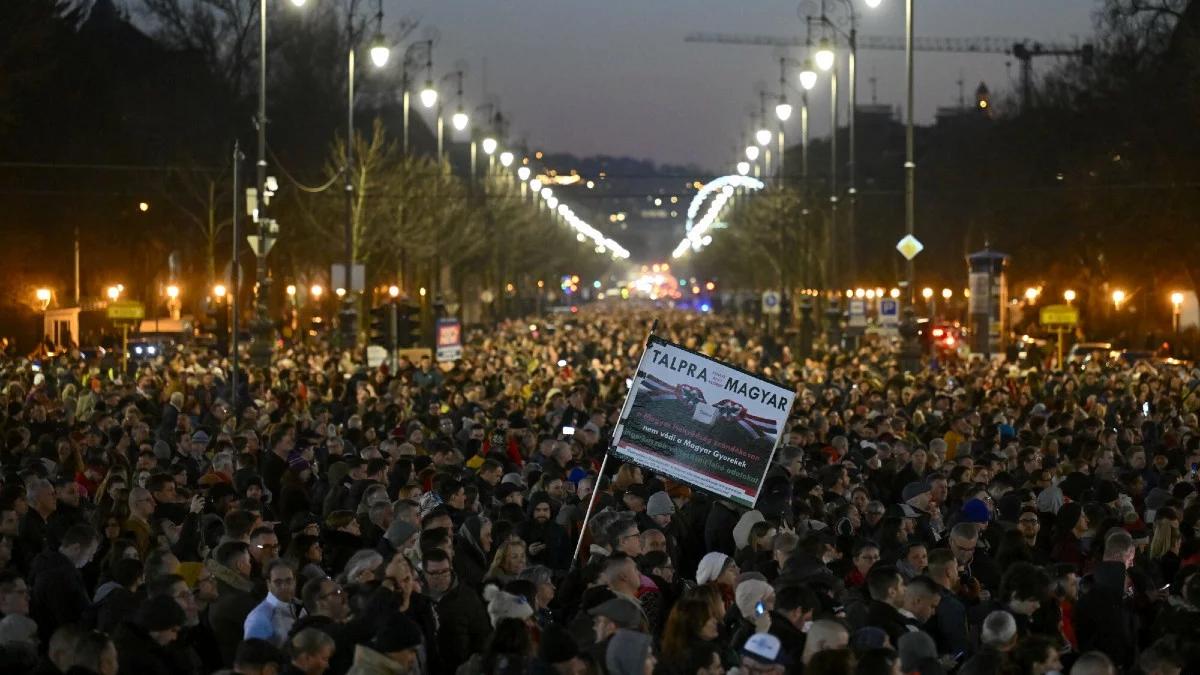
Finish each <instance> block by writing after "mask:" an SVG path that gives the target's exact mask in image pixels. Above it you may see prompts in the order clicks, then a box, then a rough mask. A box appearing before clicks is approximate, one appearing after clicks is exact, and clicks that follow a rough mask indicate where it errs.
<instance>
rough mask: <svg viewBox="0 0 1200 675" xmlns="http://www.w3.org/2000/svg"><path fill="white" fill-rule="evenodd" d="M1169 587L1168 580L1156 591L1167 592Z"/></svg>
mask: <svg viewBox="0 0 1200 675" xmlns="http://www.w3.org/2000/svg"><path fill="white" fill-rule="evenodd" d="M1169 588H1171V584H1170V583H1169V582H1168V583H1167V585H1165V586H1163V587H1162V588H1160V589H1158V592H1159V593H1166V592H1167V589H1169Z"/></svg>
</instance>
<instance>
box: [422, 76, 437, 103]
mask: <svg viewBox="0 0 1200 675" xmlns="http://www.w3.org/2000/svg"><path fill="white" fill-rule="evenodd" d="M419 96H420V98H421V105H423V106H425V108H426V109H429V108H432V107H433V106H435V105H437V100H438V93H437V89H434V88H433V82H426V83H425V88H424V89H422V90H421V93H420V94H419Z"/></svg>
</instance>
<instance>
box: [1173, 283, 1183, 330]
mask: <svg viewBox="0 0 1200 675" xmlns="http://www.w3.org/2000/svg"><path fill="white" fill-rule="evenodd" d="M1171 309H1172V311H1171V326H1172V328H1174V330H1175V332H1176V333H1178V332H1179V319H1180V315H1181V314H1182V313H1183V293H1181V292H1179V291H1175V292H1173V293H1171Z"/></svg>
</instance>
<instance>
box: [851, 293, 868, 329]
mask: <svg viewBox="0 0 1200 675" xmlns="http://www.w3.org/2000/svg"><path fill="white" fill-rule="evenodd" d="M849 323H850V326H851V327H853V328H865V327H866V325H867V301H866V300H860V299H857V298H855V299H853V300H851V301H850V322H849Z"/></svg>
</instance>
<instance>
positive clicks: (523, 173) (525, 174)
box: [500, 156, 533, 181]
mask: <svg viewBox="0 0 1200 675" xmlns="http://www.w3.org/2000/svg"><path fill="white" fill-rule="evenodd" d="M500 159H501V160H503V159H504V157H503V156H501V158H500ZM531 173H533V172H532V171H530V170H529V167H527V166H522V167H518V168H517V178H519V179H521V180H522V181H527V180H529V174H531Z"/></svg>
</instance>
